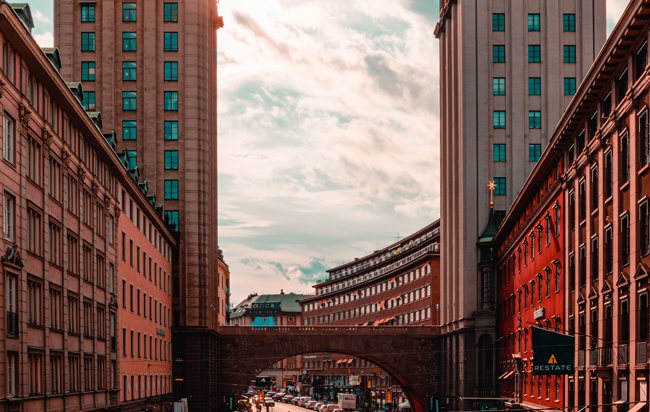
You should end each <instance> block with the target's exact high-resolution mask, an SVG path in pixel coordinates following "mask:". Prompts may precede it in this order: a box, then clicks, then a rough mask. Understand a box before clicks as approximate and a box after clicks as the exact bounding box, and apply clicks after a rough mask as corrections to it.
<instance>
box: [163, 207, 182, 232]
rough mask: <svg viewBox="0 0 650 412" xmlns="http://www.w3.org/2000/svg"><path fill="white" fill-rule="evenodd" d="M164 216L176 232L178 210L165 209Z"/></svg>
mask: <svg viewBox="0 0 650 412" xmlns="http://www.w3.org/2000/svg"><path fill="white" fill-rule="evenodd" d="M165 218H166V220H167V224H168V225H169V226H170V227H171V228H172V229H173V230H174V231H175V232H178V225H179V222H178V210H167V211H165Z"/></svg>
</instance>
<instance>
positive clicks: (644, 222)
mask: <svg viewBox="0 0 650 412" xmlns="http://www.w3.org/2000/svg"><path fill="white" fill-rule="evenodd" d="M649 218H650V215H649V213H648V199H645V200H644V201H643V202H641V203H640V204H639V253H640V254H641V256H645V255H647V254H648V253H650V227H649V225H650V221H649V220H648V219H649Z"/></svg>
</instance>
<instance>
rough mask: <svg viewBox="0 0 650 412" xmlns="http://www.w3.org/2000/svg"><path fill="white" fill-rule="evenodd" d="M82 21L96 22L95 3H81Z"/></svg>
mask: <svg viewBox="0 0 650 412" xmlns="http://www.w3.org/2000/svg"><path fill="white" fill-rule="evenodd" d="M81 22H82V23H94V22H95V5H94V4H82V5H81Z"/></svg>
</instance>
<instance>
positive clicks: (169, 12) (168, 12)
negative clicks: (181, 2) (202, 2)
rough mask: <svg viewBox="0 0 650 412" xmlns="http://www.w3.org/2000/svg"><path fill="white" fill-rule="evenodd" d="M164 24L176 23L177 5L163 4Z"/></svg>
mask: <svg viewBox="0 0 650 412" xmlns="http://www.w3.org/2000/svg"><path fill="white" fill-rule="evenodd" d="M163 8H164V15H163V21H164V22H176V21H178V3H165V4H164V6H163Z"/></svg>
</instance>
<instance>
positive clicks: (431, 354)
mask: <svg viewBox="0 0 650 412" xmlns="http://www.w3.org/2000/svg"><path fill="white" fill-rule="evenodd" d="M217 334H218V341H219V345H218V348H219V349H218V356H217V358H218V360H217V370H218V372H217V374H218V377H217V393H218V394H219V397H220V398H221V399H224V397H225V396H228V395H237V394H239V393H242V392H243V391H244V390H245V389H246V388H247V386H248V383H249V382H250V381H251V380H252V379H254V377H255V375H256V374H258V373H259V372H261V371H262V370H264V369H265V368H266V367H267V366H269V365H272V364H273V363H275V362H277V361H279V360H282V359H284V358H287V357H290V356H296V355H303V354H307V353H314V352H328V353H341V354H345V355H351V356H356V357H358V358H362V359H366V360H368V361H369V362H372V363H374V364H375V365H377V366H378V367H379V368H381V369H383V370H384V371H386V372H387V373H388V374H390V375H391V376H392V377H393V378H394V379H395V380H396V381H397V382H398V384H399V385H400V386H401V387H402V389H403V391H404V393H405V394H406V396H407V397H408V398H409V400H410V402H411V405H412V409H413V410H414V411H416V412H421V411H424V410H425V406H426V405H427V396H429V395H433V394H435V393H437V392H438V389H439V388H438V377H439V371H438V370H437V366H438V365H440V362H439V359H440V345H439V337H438V329H437V328H436V327H431V326H394V327H393V326H386V327H353V326H350V327H327V326H325V327H318V326H315V327H314V326H294V327H291V326H288V327H241V326H230V327H222V328H219V329H218V330H217Z"/></svg>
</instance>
